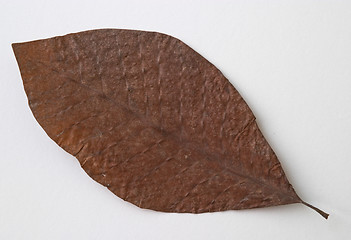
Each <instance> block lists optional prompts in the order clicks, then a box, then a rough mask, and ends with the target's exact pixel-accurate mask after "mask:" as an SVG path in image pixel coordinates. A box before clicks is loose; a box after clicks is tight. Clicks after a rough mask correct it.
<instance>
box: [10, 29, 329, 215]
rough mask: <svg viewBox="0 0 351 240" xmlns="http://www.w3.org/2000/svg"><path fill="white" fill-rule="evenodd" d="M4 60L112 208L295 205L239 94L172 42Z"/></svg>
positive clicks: (92, 35) (53, 48)
mask: <svg viewBox="0 0 351 240" xmlns="http://www.w3.org/2000/svg"><path fill="white" fill-rule="evenodd" d="M13 49H14V52H15V55H16V58H17V61H18V64H19V67H20V71H21V75H22V79H23V83H24V88H25V91H26V94H27V96H28V100H29V106H30V108H31V110H32V112H33V114H34V116H35V118H36V119H37V121H38V122H39V124H40V125H41V126H42V127H43V128H44V130H45V131H46V133H47V134H48V136H49V137H50V138H51V139H53V140H54V141H55V142H56V143H57V144H58V145H59V146H61V147H62V148H63V149H64V150H66V151H67V152H69V153H70V154H72V155H74V156H75V157H76V158H77V159H78V160H79V162H80V164H81V166H82V168H83V169H84V170H85V171H86V172H87V173H88V175H89V176H90V177H91V178H93V179H94V180H95V181H97V182H99V183H100V184H102V185H103V186H106V187H107V188H108V189H109V190H110V191H111V192H113V193H114V194H116V195H117V196H119V197H120V198H122V199H124V200H126V201H128V202H131V203H133V204H135V205H137V206H139V207H141V208H147V209H153V210H157V211H163V212H188V213H203V212H216V211H224V210H232V209H248V208H258V207H268V206H276V205H283V204H291V203H304V202H303V201H302V200H301V199H300V198H299V197H298V196H297V194H296V193H295V191H294V189H293V187H292V186H291V185H290V184H289V182H288V180H287V178H286V176H285V174H284V171H283V169H282V167H281V165H280V163H279V161H278V159H277V156H276V155H275V153H274V152H273V150H272V148H271V147H270V146H269V144H268V143H267V141H266V140H265V138H264V137H263V136H262V133H261V131H260V129H259V128H258V126H257V124H256V121H255V116H254V115H253V113H252V112H251V110H250V109H249V107H248V105H247V104H246V103H245V101H244V100H243V98H242V97H241V96H240V94H239V93H238V91H237V90H236V89H235V88H234V87H233V86H232V85H231V83H230V82H229V81H228V80H227V79H226V78H225V77H224V76H223V74H222V73H221V72H220V71H219V70H218V69H217V68H216V67H215V66H214V65H212V64H211V63H210V62H208V61H207V60H206V59H205V58H203V57H202V56H201V55H199V54H198V53H197V52H195V51H194V50H193V49H191V48H190V47H189V46H187V45H186V44H184V43H183V42H181V41H180V40H178V39H176V38H174V37H171V36H168V35H165V34H161V33H156V32H145V31H133V30H119V29H104V30H92V31H85V32H80V33H75V34H68V35H65V36H62V37H54V38H50V39H45V40H38V41H32V42H25V43H16V44H13ZM311 207H312V206H311ZM312 208H314V207H312ZM315 210H317V211H320V210H318V209H315ZM320 213H321V214H322V215H324V217H327V214H325V213H323V212H321V211H320Z"/></svg>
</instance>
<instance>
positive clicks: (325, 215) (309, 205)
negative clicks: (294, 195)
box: [301, 201, 329, 219]
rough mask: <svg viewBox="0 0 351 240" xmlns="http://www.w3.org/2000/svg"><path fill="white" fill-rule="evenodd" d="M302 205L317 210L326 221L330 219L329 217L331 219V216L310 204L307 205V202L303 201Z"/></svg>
mask: <svg viewBox="0 0 351 240" xmlns="http://www.w3.org/2000/svg"><path fill="white" fill-rule="evenodd" d="M301 203H302V204H304V205H306V206H307V207H310V208H312V209H313V210H315V211H316V212H317V213H319V214H320V215H322V216H323V217H324V218H325V219H328V217H329V214H328V213H326V212H323V211H322V210H320V209H319V208H316V207H315V206H312V205H311V204H309V203H307V202H304V201H302V202H301Z"/></svg>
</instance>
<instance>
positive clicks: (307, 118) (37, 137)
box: [0, 0, 351, 240]
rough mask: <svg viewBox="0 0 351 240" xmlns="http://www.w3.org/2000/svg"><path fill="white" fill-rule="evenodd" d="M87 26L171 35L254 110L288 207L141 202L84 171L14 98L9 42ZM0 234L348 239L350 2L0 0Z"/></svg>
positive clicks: (18, 86)
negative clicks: (190, 209) (171, 210)
mask: <svg viewBox="0 0 351 240" xmlns="http://www.w3.org/2000/svg"><path fill="white" fill-rule="evenodd" d="M97 28H128V29H139V30H152V31H159V32H163V33H167V34H170V35H172V36H175V37H177V38H179V39H181V40H183V41H184V42H185V43H187V44H189V45H190V46H191V47H193V48H194V49H195V50H196V51H198V52H199V53H200V54H202V55H203V56H204V57H206V58H207V59H209V60H210V61H211V62H212V63H214V64H215V65H216V66H217V67H218V68H219V69H220V70H221V71H222V72H223V73H224V74H225V75H226V76H227V78H228V79H229V80H230V81H231V82H232V83H233V84H234V86H235V87H236V88H237V89H238V90H239V92H240V93H241V94H242V96H243V97H244V98H245V99H246V101H247V102H248V104H249V105H250V107H251V108H252V110H253V111H254V113H255V115H256V117H257V120H258V123H259V125H260V126H261V128H262V130H263V133H264V135H265V136H266V138H267V139H268V141H269V142H270V143H271V145H272V147H273V149H274V150H275V151H276V153H277V155H278V157H279V158H280V161H281V163H282V165H283V168H284V169H285V171H286V174H287V176H288V178H289V180H290V182H291V183H292V185H293V186H294V187H295V189H296V191H297V192H298V194H299V195H300V196H301V197H302V198H303V199H304V200H305V201H307V202H310V203H311V204H313V205H315V206H317V207H320V208H321V209H323V210H324V211H326V212H329V213H330V214H331V215H330V218H329V220H325V219H323V218H322V217H321V216H319V215H318V214H317V213H316V212H314V211H312V210H311V209H309V208H307V207H305V206H303V205H301V204H294V205H289V206H281V207H271V208H265V209H255V210H243V211H228V212H220V213H211V214H201V215H193V214H168V213H160V212H154V211H150V210H142V209H139V208H137V207H135V206H134V205H132V204H129V203H127V202H124V201H123V200H121V199H119V198H118V197H116V196H114V195H113V194H112V193H110V192H109V191H108V190H106V189H105V188H104V187H102V186H101V185H99V184H98V183H96V182H94V181H93V180H92V179H90V178H89V177H88V176H87V174H86V173H85V172H84V171H83V170H82V169H81V168H80V165H79V164H78V161H77V160H76V159H75V158H74V157H72V156H71V155H69V154H67V153H66V152H64V151H63V150H62V149H61V148H60V147H58V146H57V145H56V144H55V143H54V142H53V141H52V140H50V139H49V137H47V135H46V134H45V132H44V130H43V129H42V128H41V127H40V126H39V125H38V123H37V122H36V121H35V119H34V117H33V116H32V113H31V112H30V109H29V107H28V104H27V98H26V96H25V93H24V90H23V86H22V80H21V78H20V74H19V70H18V67H17V64H16V61H15V58H14V55H13V52H12V49H11V45H10V44H11V43H13V42H21V41H29V40H35V39H41V38H48V37H53V36H57V35H64V34H67V33H71V32H78V31H82V30H89V29H97ZM0 31H1V32H0V34H1V36H0V66H1V72H0V74H1V80H0V150H1V152H0V239H4V240H5V239H6V240H7V239H50V240H51V239H350V237H351V206H350V202H351V147H350V146H351V140H350V139H351V125H350V123H351V1H346V0H345V1H339V0H330V1H317V0H316V1H310V0H303V1H302V0H301V1H296V0H292V1H247V0H245V1H244V0H243V1H231V2H229V1H204V0H201V1H179V0H177V1H173V2H167V3H166V1H161V0H160V1H140V2H135V1H125V2H121V1H116V0H113V1H88V0H85V1H79V2H76V1H73V0H69V1H64V0H61V1H44V0H42V1H37V0H31V1H14V0H11V1H8V0H0Z"/></svg>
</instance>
